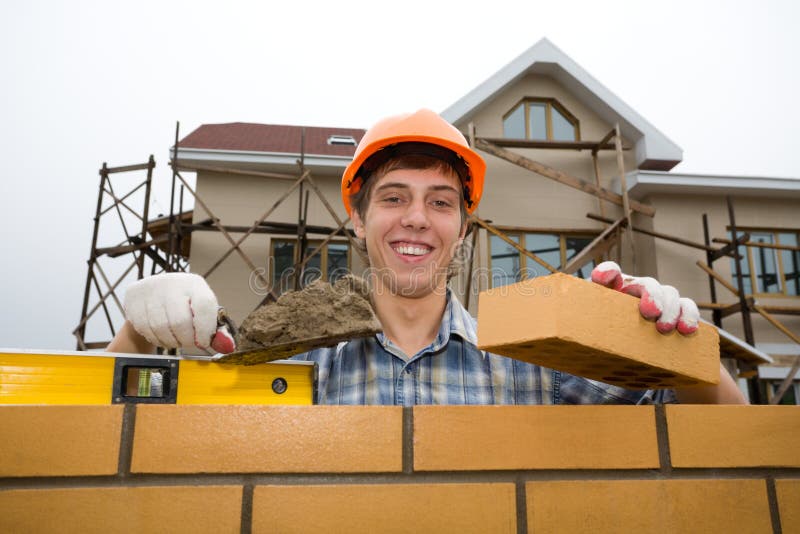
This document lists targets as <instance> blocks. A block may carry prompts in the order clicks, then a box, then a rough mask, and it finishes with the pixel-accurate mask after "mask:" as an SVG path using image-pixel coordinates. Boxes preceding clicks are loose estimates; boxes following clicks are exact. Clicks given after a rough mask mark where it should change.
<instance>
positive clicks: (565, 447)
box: [414, 406, 659, 471]
mask: <svg viewBox="0 0 800 534" xmlns="http://www.w3.org/2000/svg"><path fill="white" fill-rule="evenodd" d="M658 466H659V460H658V445H657V441H656V429H655V414H654V409H653V407H652V406H417V407H415V408H414V469H416V470H421V471H440V470H492V469H642V468H657V467H658Z"/></svg>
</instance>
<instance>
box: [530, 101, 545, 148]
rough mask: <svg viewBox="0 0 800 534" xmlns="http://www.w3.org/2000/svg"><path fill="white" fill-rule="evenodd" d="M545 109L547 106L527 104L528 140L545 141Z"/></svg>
mask: <svg viewBox="0 0 800 534" xmlns="http://www.w3.org/2000/svg"><path fill="white" fill-rule="evenodd" d="M546 107H547V104H537V103H531V104H528V129H529V130H530V139H537V140H542V141H546V140H547V120H546V119H545V109H546Z"/></svg>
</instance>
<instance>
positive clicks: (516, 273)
mask: <svg viewBox="0 0 800 534" xmlns="http://www.w3.org/2000/svg"><path fill="white" fill-rule="evenodd" d="M508 237H509V238H511V240H512V241H514V242H515V243H519V236H515V235H509V236H508ZM489 248H490V249H491V250H490V251H489V253H490V254H491V257H492V263H491V265H492V272H491V277H492V281H491V282H492V287H500V286H504V285H508V284H513V283H515V282H519V281H520V280H521V278H520V268H519V252H518V251H517V249H515V248H514V247H512V246H511V245H509V244H508V243H506V242H505V241H503V240H502V239H500V238H499V237H497V236H496V235H493V236H491V237H490V238H489Z"/></svg>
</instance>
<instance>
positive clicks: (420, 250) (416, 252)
mask: <svg viewBox="0 0 800 534" xmlns="http://www.w3.org/2000/svg"><path fill="white" fill-rule="evenodd" d="M395 251H397V252H398V253H399V254H408V255H411V256H422V255H423V254H427V253H428V252H430V251H431V249H429V248H427V247H411V246H404V247H396V248H395Z"/></svg>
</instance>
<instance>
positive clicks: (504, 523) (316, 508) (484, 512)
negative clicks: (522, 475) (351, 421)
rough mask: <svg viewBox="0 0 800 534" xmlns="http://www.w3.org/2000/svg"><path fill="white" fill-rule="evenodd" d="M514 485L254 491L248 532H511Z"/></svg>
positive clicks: (269, 488) (265, 488)
mask: <svg viewBox="0 0 800 534" xmlns="http://www.w3.org/2000/svg"><path fill="white" fill-rule="evenodd" d="M516 523H517V522H516V503H515V489H514V485H513V484H429V485H422V484H391V485H380V484H376V485H343V486H339V485H331V486H259V487H256V488H255V492H254V495H253V533H254V534H257V533H260V532H284V533H290V532H300V533H305V532H352V533H358V532H365V533H370V534H371V533H373V532H381V533H393V532H459V533H469V532H475V533H481V534H482V533H484V532H498V533H500V532H508V533H513V532H516V529H517V526H516Z"/></svg>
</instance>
